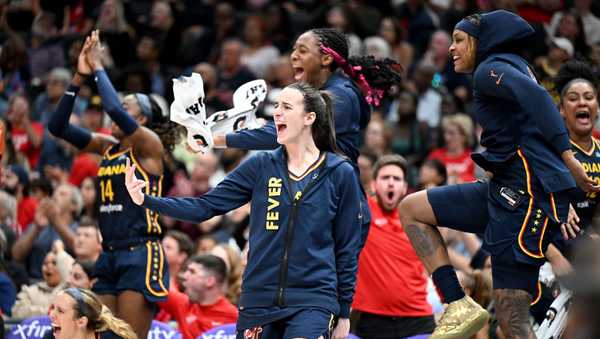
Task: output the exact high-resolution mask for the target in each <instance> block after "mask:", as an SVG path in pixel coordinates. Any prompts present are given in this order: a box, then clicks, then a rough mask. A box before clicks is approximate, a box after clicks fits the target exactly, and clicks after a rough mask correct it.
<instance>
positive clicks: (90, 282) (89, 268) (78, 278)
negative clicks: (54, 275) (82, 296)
mask: <svg viewBox="0 0 600 339" xmlns="http://www.w3.org/2000/svg"><path fill="white" fill-rule="evenodd" d="M95 265H96V263H95V262H94V261H91V260H80V259H77V260H75V262H74V263H73V266H72V267H71V272H69V277H68V278H67V281H66V282H67V286H68V287H77V288H85V289H88V290H90V289H92V287H93V286H94V283H95V282H96V278H94V266H95Z"/></svg>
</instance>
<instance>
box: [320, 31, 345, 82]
mask: <svg viewBox="0 0 600 339" xmlns="http://www.w3.org/2000/svg"><path fill="white" fill-rule="evenodd" d="M311 32H312V33H313V34H314V35H316V37H317V39H319V42H320V43H322V44H323V45H325V46H327V47H329V48H331V49H333V50H334V51H336V52H337V53H338V54H339V55H340V56H341V57H342V58H344V59H346V60H348V50H349V47H348V46H349V45H350V44H349V42H348V38H347V37H346V35H345V34H344V33H342V32H340V31H338V30H336V29H333V28H314V29H312V30H311ZM338 66H339V65H338V64H337V63H335V62H332V63H331V67H332V68H331V70H332V71H334V70H336V69H337V68H338Z"/></svg>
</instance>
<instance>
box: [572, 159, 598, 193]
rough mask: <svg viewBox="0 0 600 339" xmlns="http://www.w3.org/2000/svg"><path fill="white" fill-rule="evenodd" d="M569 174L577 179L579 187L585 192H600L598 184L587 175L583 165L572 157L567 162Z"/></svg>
mask: <svg viewBox="0 0 600 339" xmlns="http://www.w3.org/2000/svg"><path fill="white" fill-rule="evenodd" d="M565 164H566V165H567V168H568V169H569V172H571V175H572V176H573V178H574V179H575V182H576V183H577V186H579V188H581V189H582V190H583V191H584V192H586V193H588V192H600V186H598V185H596V182H595V181H594V180H592V178H590V177H588V175H587V174H586V173H585V169H584V168H583V166H582V165H581V163H580V162H579V161H578V160H577V159H575V157H572V156H571V157H570V159H568V160H567V161H565Z"/></svg>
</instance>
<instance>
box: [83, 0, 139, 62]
mask: <svg viewBox="0 0 600 339" xmlns="http://www.w3.org/2000/svg"><path fill="white" fill-rule="evenodd" d="M96 28H98V29H100V30H101V31H102V39H103V41H104V42H105V43H106V47H107V49H108V50H110V53H111V55H112V57H113V60H114V62H115V65H116V66H117V67H118V68H123V67H125V66H127V65H129V64H130V63H132V62H133V61H134V60H135V49H133V48H127V47H125V46H134V43H133V40H132V38H131V36H132V33H133V32H132V30H131V27H130V25H129V24H128V23H127V19H126V18H125V8H124V6H123V1H121V0H104V1H103V2H102V5H100V9H99V15H98V20H97V21H96ZM80 52H81V49H79V50H78V51H77V55H73V61H74V63H73V66H74V68H75V67H76V65H77V57H78V56H79V53H80Z"/></svg>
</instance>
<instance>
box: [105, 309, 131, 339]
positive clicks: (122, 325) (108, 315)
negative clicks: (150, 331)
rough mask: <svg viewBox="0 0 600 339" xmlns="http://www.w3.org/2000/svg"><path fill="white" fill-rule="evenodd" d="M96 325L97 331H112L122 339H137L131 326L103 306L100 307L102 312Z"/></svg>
mask: <svg viewBox="0 0 600 339" xmlns="http://www.w3.org/2000/svg"><path fill="white" fill-rule="evenodd" d="M98 325H99V326H100V328H98V329H97V331H107V330H110V331H113V332H114V333H115V334H117V335H118V336H120V337H122V338H123V339H137V335H136V334H135V332H134V331H133V329H132V328H131V326H130V325H129V324H128V323H126V322H125V321H123V320H121V319H119V318H117V317H115V316H114V315H113V314H112V312H111V311H110V309H108V307H106V306H105V305H102V311H101V312H100V316H99V319H98Z"/></svg>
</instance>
